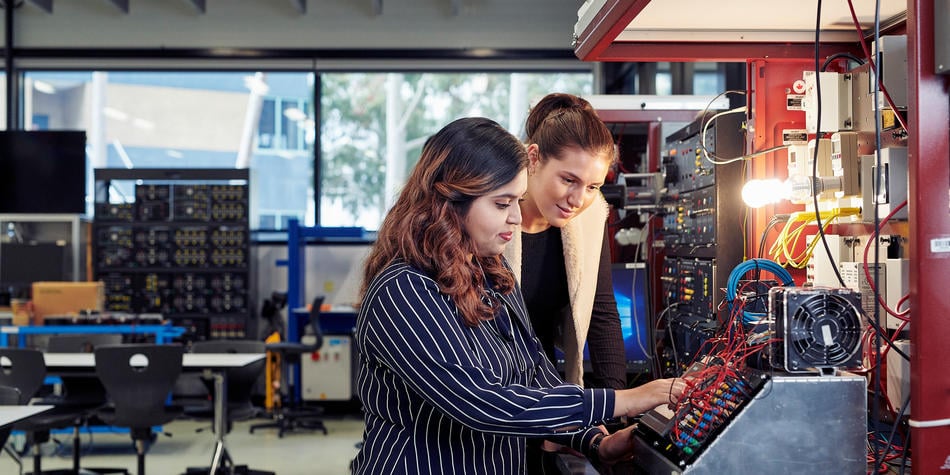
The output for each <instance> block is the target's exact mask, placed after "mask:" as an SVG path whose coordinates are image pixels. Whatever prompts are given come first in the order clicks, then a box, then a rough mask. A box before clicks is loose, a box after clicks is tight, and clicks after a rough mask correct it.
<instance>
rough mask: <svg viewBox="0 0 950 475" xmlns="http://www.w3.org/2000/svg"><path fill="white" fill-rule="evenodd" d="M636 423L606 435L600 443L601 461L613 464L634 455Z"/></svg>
mask: <svg viewBox="0 0 950 475" xmlns="http://www.w3.org/2000/svg"><path fill="white" fill-rule="evenodd" d="M634 429H636V426H635V425H631V426H630V427H627V428H624V429H621V430H618V431H616V432H614V433H613V434H610V435H607V436H606V437H604V440H603V441H601V443H600V453H599V455H600V461H601V463H603V464H605V465H613V464H615V463H617V462H620V461H623V460H627V459H629V458H630V457H632V456H633V430H634Z"/></svg>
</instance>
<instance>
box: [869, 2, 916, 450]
mask: <svg viewBox="0 0 950 475" xmlns="http://www.w3.org/2000/svg"><path fill="white" fill-rule="evenodd" d="M880 41H881V0H875V2H874V47H875V49H876V50H877V51H880V47H881V43H880ZM880 89H881V61H880V60H878V59H877V58H875V61H874V91H873V92H874V100H872V101H871V102H873V103H874V104H873V105H874V107H873V109H872V110H873V111H874V151H875V154H874V155H875V165H876V168H875V171H876V173H875V174H874V178H873V179H872V182H873V183H874V199H872V200H871V207H872V208H873V209H874V211H873V213H874V229H875V230H880V229H881V223H880V216H879V215H878V211H879V210H878V206H877V197H878V196H880V186H881V180H879V179H878V178H877V177H879V176H880V173H879V172H880V170H881V111H880V105H879V104H878V97H879V94H880V93H879V92H878V91H880ZM895 113H897V112H896V111H895ZM869 244H870V243H869ZM879 262H880V246H878V245H877V242H876V239H875V242H874V282H878V267H879ZM879 300H880V286H879V285H875V286H874V301H875V302H878V301H879ZM874 322H875V324H876V326H878V327H880V326H881V307H880V306H879V305H875V306H874ZM874 348H875V349H876V351H875V352H874V354H875V357H876V358H877V361H876V362H875V365H874V381H875V386H880V383H881V376H882V375H881V332H876V333H875V334H874ZM891 349H892V350H893V349H894V347H893V345H891ZM908 361H909V359H908ZM879 400H880V391H879V390H877V389H876V390H875V391H874V404H873V405H872V406H871V417H873V418H874V423H875V424H877V421H878V420H880V416H879V414H878V409H879V407H878V406H879ZM895 424H896V423H895ZM874 439H875V442H874V448H875V449H877V448H878V446H879V444H878V443H877V438H876V437H875V438H874ZM888 445H890V442H888ZM878 456H880V460H878ZM884 459H885V454H881V453H880V452H878V451H876V452H875V455H874V462H875V463H874V466H875V467H880V466H881V464H882V463H884Z"/></svg>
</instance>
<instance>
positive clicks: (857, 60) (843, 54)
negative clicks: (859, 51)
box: [821, 52, 864, 72]
mask: <svg viewBox="0 0 950 475" xmlns="http://www.w3.org/2000/svg"><path fill="white" fill-rule="evenodd" d="M839 58H848V59H850V60H851V61H854V62H855V63H858V65H862V64H864V60H863V59H861V58H859V57H857V56H855V55H853V54H851V53H848V52H841V53H835V54H833V55H831V56H828V59H826V60H825V62H824V63H822V65H821V71H822V72H824V71H825V70H826V69H828V66H830V65H831V63H833V62H834V61H835V60H836V59H839Z"/></svg>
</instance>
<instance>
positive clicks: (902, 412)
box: [874, 394, 910, 470]
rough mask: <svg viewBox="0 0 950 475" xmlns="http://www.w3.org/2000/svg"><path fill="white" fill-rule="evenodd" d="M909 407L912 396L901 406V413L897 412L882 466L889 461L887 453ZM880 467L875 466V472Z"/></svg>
mask: <svg viewBox="0 0 950 475" xmlns="http://www.w3.org/2000/svg"><path fill="white" fill-rule="evenodd" d="M909 406H910V394H908V395H907V399H905V400H904V404H901V409H900V411H898V412H897V417H896V418H894V426H893V427H891V433H890V434H889V435H888V436H887V445H885V446H884V452H883V453H882V454H881V464H883V463H884V460H885V459H887V451H889V450H891V445H893V444H894V436H896V435H897V427H898V426H899V425H900V422H901V419H903V418H904V412H905V411H907V408H908V407H909ZM905 445H906V444H905ZM875 460H877V457H875ZM879 466H880V464H879V465H875V466H874V470H876V469H877V467H879Z"/></svg>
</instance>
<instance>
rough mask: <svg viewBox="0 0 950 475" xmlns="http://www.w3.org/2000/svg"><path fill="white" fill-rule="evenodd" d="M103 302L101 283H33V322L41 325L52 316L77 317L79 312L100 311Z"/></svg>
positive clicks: (103, 288)
mask: <svg viewBox="0 0 950 475" xmlns="http://www.w3.org/2000/svg"><path fill="white" fill-rule="evenodd" d="M104 302H105V287H104V286H103V284H102V282H34V283H33V322H34V323H35V324H36V325H42V324H43V319H44V318H46V317H47V316H53V315H78V314H79V312H80V311H81V310H97V311H101V310H102V307H103V303H104Z"/></svg>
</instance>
